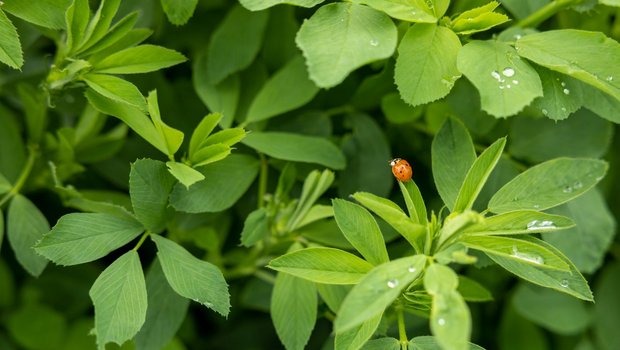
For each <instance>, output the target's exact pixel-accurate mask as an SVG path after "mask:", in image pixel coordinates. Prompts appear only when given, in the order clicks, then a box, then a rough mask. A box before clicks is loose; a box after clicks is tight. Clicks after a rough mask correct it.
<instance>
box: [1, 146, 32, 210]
mask: <svg viewBox="0 0 620 350" xmlns="http://www.w3.org/2000/svg"><path fill="white" fill-rule="evenodd" d="M38 150H39V147H38V146H37V145H30V146H28V159H26V164H24V167H23V168H22V172H21V173H20V174H19V177H18V178H17V181H16V182H15V185H13V188H11V190H10V191H9V192H7V193H6V194H5V195H4V197H2V199H0V208H2V206H3V205H4V204H5V203H6V202H8V201H9V200H10V199H11V198H13V196H15V195H17V194H18V193H19V191H21V189H22V187H24V184H25V183H26V180H28V177H29V176H30V172H31V171H32V167H33V166H34V161H35V160H36V159H37V155H38V154H39V151H38Z"/></svg>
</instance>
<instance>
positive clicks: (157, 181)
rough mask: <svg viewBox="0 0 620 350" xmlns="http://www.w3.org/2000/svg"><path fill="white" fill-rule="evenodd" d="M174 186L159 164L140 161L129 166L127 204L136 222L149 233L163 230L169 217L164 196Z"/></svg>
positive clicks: (166, 199) (171, 178)
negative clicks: (128, 203)
mask: <svg viewBox="0 0 620 350" xmlns="http://www.w3.org/2000/svg"><path fill="white" fill-rule="evenodd" d="M175 182H176V181H175V179H174V177H173V176H172V175H170V173H169V172H168V169H167V168H166V164H164V163H163V162H160V161H156V160H151V159H140V160H137V161H136V162H135V163H133V164H132V166H131V172H130V174H129V194H130V196H131V204H132V206H133V210H134V212H135V214H136V217H137V218H138V220H139V221H140V222H141V223H142V224H143V225H144V227H146V229H148V230H149V231H151V232H153V233H158V232H161V231H162V230H164V228H165V227H166V224H167V222H168V218H169V216H170V215H171V214H172V211H171V208H170V207H169V206H168V195H169V194H170V191H172V187H173V186H174V184H175Z"/></svg>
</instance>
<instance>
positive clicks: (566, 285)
mask: <svg viewBox="0 0 620 350" xmlns="http://www.w3.org/2000/svg"><path fill="white" fill-rule="evenodd" d="M560 285H561V286H562V287H564V288H568V280H567V279H563V280H561V281H560Z"/></svg>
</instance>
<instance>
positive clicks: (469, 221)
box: [438, 210, 484, 246]
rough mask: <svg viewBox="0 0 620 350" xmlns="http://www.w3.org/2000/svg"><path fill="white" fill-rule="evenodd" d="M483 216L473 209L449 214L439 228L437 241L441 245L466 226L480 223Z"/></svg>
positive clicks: (456, 235) (457, 234) (458, 233)
mask: <svg viewBox="0 0 620 350" xmlns="http://www.w3.org/2000/svg"><path fill="white" fill-rule="evenodd" d="M483 220H484V217H483V216H482V215H480V214H479V213H477V212H475V211H473V210H466V211H464V212H462V213H455V214H451V215H449V216H448V217H447V218H446V219H445V220H444V223H443V226H442V227H441V229H440V230H439V242H438V244H439V245H440V246H441V245H443V244H444V243H445V242H447V241H448V240H449V239H454V238H455V237H458V236H459V235H460V234H461V233H462V232H463V231H464V230H466V229H467V228H468V227H470V226H472V225H475V224H477V223H480V222H482V221H483Z"/></svg>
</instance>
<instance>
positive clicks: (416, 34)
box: [394, 23, 461, 106]
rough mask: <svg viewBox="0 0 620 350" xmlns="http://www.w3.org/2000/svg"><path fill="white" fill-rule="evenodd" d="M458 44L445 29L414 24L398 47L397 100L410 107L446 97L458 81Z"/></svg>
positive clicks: (457, 40) (435, 25)
mask: <svg viewBox="0 0 620 350" xmlns="http://www.w3.org/2000/svg"><path fill="white" fill-rule="evenodd" d="M460 49H461V42H460V40H459V38H458V37H457V36H456V34H454V32H453V31H452V30H450V29H448V28H446V27H443V26H438V25H437V24H435V23H432V24H422V23H418V24H414V25H413V26H412V27H410V28H409V30H407V33H405V36H404V37H403V39H402V40H401V42H400V45H399V46H398V58H397V59H396V67H395V70H394V80H395V81H396V85H397V86H398V91H399V92H400V96H401V97H402V98H403V100H405V102H407V103H409V104H410V105H412V106H417V105H421V104H425V103H429V102H432V101H435V100H437V99H440V98H442V97H444V96H446V95H447V94H448V93H449V92H450V90H451V89H452V86H454V82H455V81H456V80H457V79H459V78H460V77H461V73H460V72H459V70H458V69H457V68H456V58H457V55H458V53H459V50H460Z"/></svg>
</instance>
